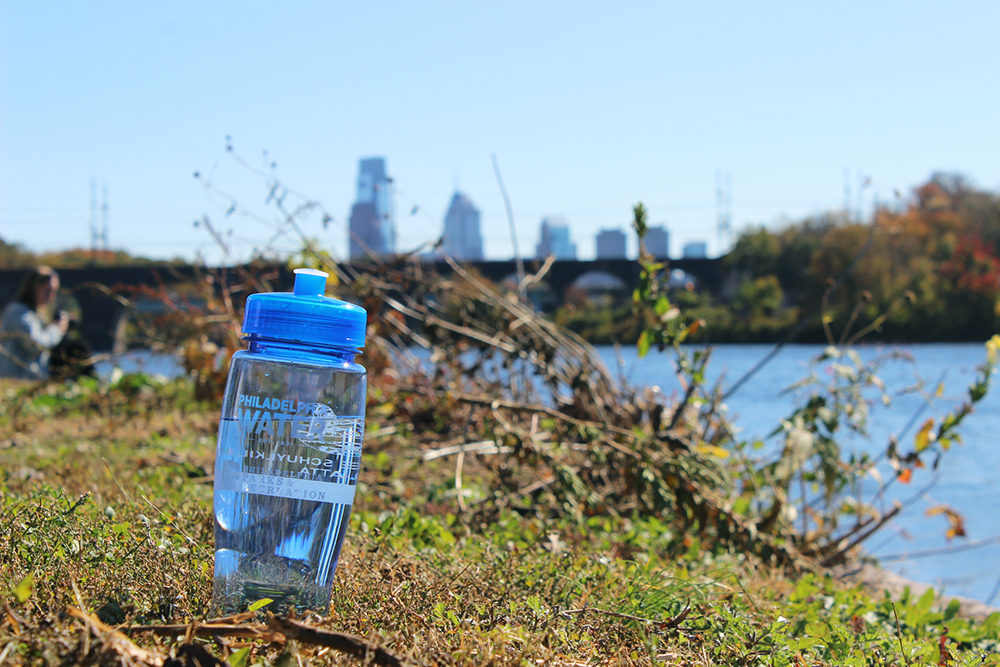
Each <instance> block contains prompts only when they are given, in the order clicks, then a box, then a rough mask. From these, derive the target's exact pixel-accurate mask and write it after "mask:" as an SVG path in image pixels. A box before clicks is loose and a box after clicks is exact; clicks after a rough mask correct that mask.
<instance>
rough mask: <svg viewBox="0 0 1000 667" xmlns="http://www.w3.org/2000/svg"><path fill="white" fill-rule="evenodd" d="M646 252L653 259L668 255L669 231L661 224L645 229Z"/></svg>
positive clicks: (663, 257) (666, 257)
mask: <svg viewBox="0 0 1000 667" xmlns="http://www.w3.org/2000/svg"><path fill="white" fill-rule="evenodd" d="M646 252H648V253H649V254H650V255H652V256H653V258H654V259H668V258H669V257H670V232H669V231H667V228H666V227H664V226H663V225H660V226H659V227H650V228H649V229H647V230H646Z"/></svg>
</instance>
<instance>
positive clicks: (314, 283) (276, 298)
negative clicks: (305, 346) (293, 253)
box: [243, 269, 368, 347]
mask: <svg viewBox="0 0 1000 667" xmlns="http://www.w3.org/2000/svg"><path fill="white" fill-rule="evenodd" d="M327 277H328V274H326V273H324V272H323V271H316V270H315V269H295V287H294V291H292V292H269V293H263V294H251V295H250V296H249V297H247V303H246V310H245V311H244V314H243V333H245V334H254V335H258V336H268V337H270V338H281V339H284V340H289V341H296V342H302V343H319V344H321V345H333V346H336V347H364V344H365V329H366V327H367V324H368V313H367V312H366V311H365V309H364V308H362V307H361V306H356V305H354V304H353V303H347V302H346V301H341V300H339V299H332V298H330V297H328V296H324V294H325V293H326V279H327Z"/></svg>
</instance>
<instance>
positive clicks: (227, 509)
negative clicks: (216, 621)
mask: <svg viewBox="0 0 1000 667" xmlns="http://www.w3.org/2000/svg"><path fill="white" fill-rule="evenodd" d="M356 353H357V351H356V350H352V349H345V348H333V347H324V346H320V345H314V344H305V345H300V344H295V343H290V342H287V341H280V340H274V339H266V338H260V337H253V336H251V337H250V346H249V349H248V350H246V351H243V352H238V353H236V354H235V355H234V356H233V361H232V365H231V367H230V371H229V379H228V382H227V384H226V392H225V397H224V399H223V405H222V420H221V422H220V424H219V440H218V448H217V451H216V462H215V503H214V506H215V582H214V589H213V594H212V607H213V611H214V612H215V613H218V614H231V613H238V612H242V611H246V609H247V607H248V606H249V605H250V604H252V603H253V602H256V601H257V600H260V599H263V598H270V599H272V600H274V603H273V604H271V605H269V606H268V609H269V610H273V611H283V610H288V609H296V610H298V611H304V610H307V609H311V610H314V611H318V612H321V613H322V612H325V611H326V610H327V609H328V607H329V604H330V588H331V586H332V584H333V575H334V571H335V569H336V567H337V561H338V559H339V557H340V549H341V547H342V545H343V540H344V535H345V534H346V531H347V523H348V519H349V517H350V513H351V506H352V504H353V501H354V491H355V489H356V487H357V481H358V471H359V468H360V462H361V441H362V437H363V434H364V417H365V392H366V388H367V378H366V375H365V369H364V367H362V366H360V365H359V364H357V363H355V362H354V357H355V355H356Z"/></svg>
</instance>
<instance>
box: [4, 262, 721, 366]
mask: <svg viewBox="0 0 1000 667" xmlns="http://www.w3.org/2000/svg"><path fill="white" fill-rule="evenodd" d="M434 264H435V266H436V268H437V270H438V271H439V272H440V273H442V274H448V273H450V272H451V268H450V267H449V266H448V265H447V264H446V263H444V262H436V263H434ZM524 264H525V272H526V273H534V272H536V271H537V270H538V269H539V268H540V267H541V264H542V263H541V262H540V261H536V260H527V261H525V263H524ZM470 265H471V266H473V267H475V268H476V269H477V270H478V271H479V273H480V274H481V275H482V276H483V277H485V278H487V279H489V280H492V281H494V282H496V283H500V282H501V281H503V280H504V279H505V278H507V277H509V276H516V275H517V263H516V262H515V261H514V260H506V261H487V262H472V263H470ZM275 268H277V269H278V271H279V275H280V277H279V279H278V280H277V281H276V282H277V284H278V285H279V286H280V288H281V289H285V290H291V287H292V281H293V276H292V273H291V272H290V271H289V270H287V269H286V268H284V267H275ZM355 268H356V269H358V268H360V269H362V270H364V269H363V267H355ZM669 268H670V270H674V269H681V270H683V271H684V272H685V273H686V274H688V275H689V276H693V277H694V278H695V279H696V281H697V283H698V284H699V286H700V287H701V288H704V289H707V290H709V291H711V292H716V293H717V292H719V291H720V290H721V289H722V285H723V282H724V279H725V275H724V271H723V268H722V263H721V262H720V260H718V259H675V260H671V261H670V263H669ZM594 271H599V272H602V273H606V274H610V275H612V276H614V277H615V278H618V279H619V280H621V281H622V282H623V283H624V284H625V286H626V288H627V289H628V290H629V291H631V290H632V289H634V288H635V286H636V284H637V281H638V278H639V265H638V264H637V263H636V262H635V261H634V260H625V259H601V260H593V261H577V260H557V261H556V262H554V263H553V265H552V267H551V268H550V269H549V272H548V273H547V274H546V275H545V277H544V278H543V281H544V282H545V284H546V285H547V286H548V287H549V289H550V290H551V291H552V294H553V296H554V298H555V300H556V302H557V303H561V302H562V300H563V299H564V297H565V295H566V292H567V290H568V289H569V287H570V286H571V285H572V284H573V282H574V281H575V280H577V279H578V278H580V277H581V276H583V275H584V274H587V273H591V272H594ZM196 276H197V271H196V269H195V268H194V267H191V266H173V265H150V266H114V267H86V268H77V269H60V270H59V277H60V282H61V283H62V288H63V290H62V292H63V294H65V295H68V296H69V297H70V300H71V301H72V302H74V306H75V307H77V308H79V310H80V312H81V321H80V323H79V326H80V335H81V336H82V337H83V338H84V339H85V340H86V341H87V342H88V343H90V345H91V346H92V347H93V349H94V350H95V351H108V350H111V349H113V348H114V347H115V342H116V339H118V340H119V342H120V331H121V329H122V328H123V324H124V323H125V321H126V320H127V318H126V317H125V316H126V315H127V308H126V306H125V305H124V304H123V303H121V301H119V300H118V299H116V298H115V297H114V296H113V294H112V293H113V292H116V291H125V292H132V293H134V292H135V290H136V288H140V287H147V288H151V289H158V288H161V287H163V288H166V289H168V290H169V289H171V287H172V286H176V285H179V284H181V283H185V282H190V281H192V280H194V279H195V277H196ZM23 277H24V271H23V270H16V269H0V305H3V306H5V305H6V304H7V303H8V302H9V301H10V300H11V299H12V298H13V297H14V294H15V292H16V291H17V288H18V286H19V285H20V283H21V279H22V278H23ZM133 308H135V309H136V310H138V311H140V312H142V311H149V312H160V311H162V310H164V306H163V305H162V304H161V303H159V302H158V301H156V300H154V299H151V298H145V299H144V298H141V297H140V298H136V299H133Z"/></svg>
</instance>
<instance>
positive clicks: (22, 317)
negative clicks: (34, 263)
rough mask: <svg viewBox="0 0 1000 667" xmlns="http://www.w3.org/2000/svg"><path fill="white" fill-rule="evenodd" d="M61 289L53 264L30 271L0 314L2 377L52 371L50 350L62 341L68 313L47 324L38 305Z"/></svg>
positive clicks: (34, 375)
mask: <svg viewBox="0 0 1000 667" xmlns="http://www.w3.org/2000/svg"><path fill="white" fill-rule="evenodd" d="M58 290H59V274H57V273H56V272H55V270H53V269H52V268H51V267H48V266H39V267H38V268H36V269H33V270H30V271H28V274H27V275H26V276H25V277H24V280H23V281H22V282H21V286H20V288H19V289H18V291H17V294H16V295H15V296H14V300H13V301H12V302H10V303H9V304H7V307H6V308H4V310H3V314H2V315H0V377H11V378H24V379H30V380H42V379H45V378H47V377H48V375H49V351H50V350H51V349H52V348H53V347H55V346H56V345H58V344H59V342H60V341H62V339H63V337H64V336H65V335H66V331H67V329H68V328H69V315H68V314H66V313H60V315H59V319H58V320H56V321H54V322H52V323H50V324H48V325H46V324H45V323H44V322H43V321H42V318H41V316H40V315H39V314H38V309H39V308H41V307H43V306H46V305H48V304H49V303H51V302H52V300H53V298H55V295H56V292H57V291H58Z"/></svg>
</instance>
